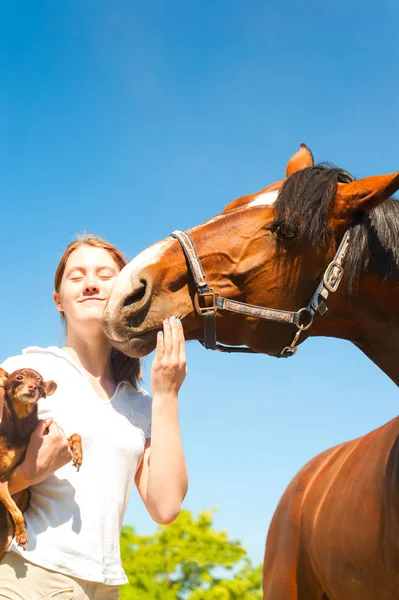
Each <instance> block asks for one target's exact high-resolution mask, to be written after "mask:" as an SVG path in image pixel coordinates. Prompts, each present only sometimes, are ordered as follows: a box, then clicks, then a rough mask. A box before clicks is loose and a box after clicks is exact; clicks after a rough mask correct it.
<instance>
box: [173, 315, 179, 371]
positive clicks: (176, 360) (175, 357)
mask: <svg viewBox="0 0 399 600" xmlns="http://www.w3.org/2000/svg"><path fill="white" fill-rule="evenodd" d="M171 333H172V353H171V358H172V362H173V363H175V364H176V365H177V364H178V363H179V356H180V328H179V323H178V320H177V319H175V318H174V317H172V318H171Z"/></svg>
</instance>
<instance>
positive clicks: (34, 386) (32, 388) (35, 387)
mask: <svg viewBox="0 0 399 600" xmlns="http://www.w3.org/2000/svg"><path fill="white" fill-rule="evenodd" d="M28 390H29V391H30V392H34V391H35V390H37V386H36V385H35V384H34V383H30V384H29V385H28Z"/></svg>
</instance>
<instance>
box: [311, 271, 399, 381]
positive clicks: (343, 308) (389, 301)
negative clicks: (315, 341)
mask: <svg viewBox="0 0 399 600" xmlns="http://www.w3.org/2000/svg"><path fill="white" fill-rule="evenodd" d="M333 302H334V304H333V305H331V310H329V311H328V313H327V314H326V315H325V316H324V317H320V319H318V320H317V321H318V322H317V324H315V331H314V332H313V334H314V335H327V336H330V337H339V338H342V339H346V340H349V341H351V342H353V343H354V344H355V345H356V346H357V347H358V348H359V349H360V350H362V352H364V354H366V356H368V357H369V358H370V360H372V361H373V362H374V363H375V364H376V365H377V366H378V367H380V369H381V370H382V371H384V373H385V374H386V375H388V377H390V378H391V379H392V381H394V382H395V383H396V385H399V368H398V366H399V365H398V363H399V360H398V357H399V310H398V307H399V280H398V279H397V278H391V279H389V280H387V281H380V280H379V278H378V276H376V275H369V274H368V275H363V276H361V278H360V281H359V288H358V292H357V293H356V294H355V295H352V296H351V297H350V298H349V299H348V298H347V297H345V294H340V295H339V297H337V299H336V302H335V299H334V300H333Z"/></svg>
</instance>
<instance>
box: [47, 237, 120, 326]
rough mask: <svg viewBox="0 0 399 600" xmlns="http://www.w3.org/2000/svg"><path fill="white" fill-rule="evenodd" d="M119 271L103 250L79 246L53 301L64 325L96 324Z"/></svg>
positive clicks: (69, 262) (69, 259)
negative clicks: (63, 317)
mask: <svg viewBox="0 0 399 600" xmlns="http://www.w3.org/2000/svg"><path fill="white" fill-rule="evenodd" d="M119 271H120V267H119V266H118V264H117V263H116V262H115V260H114V258H113V257H112V255H111V254H110V253H109V252H108V251H107V250H104V248H95V247H93V246H81V247H80V248H77V249H76V250H74V251H73V252H72V254H71V255H70V256H69V258H68V260H67V263H66V265H65V271H64V275H63V277H62V281H61V287H60V290H59V292H58V293H57V292H54V301H55V303H56V306H57V308H58V310H59V311H60V312H63V313H64V315H65V318H66V320H67V325H68V326H72V327H74V328H76V327H79V325H80V326H85V325H93V324H98V325H99V324H100V319H101V316H102V313H103V310H104V307H105V303H106V301H107V300H108V297H109V295H110V293H111V289H112V286H113V284H114V280H115V277H116V276H117V275H118V273H119Z"/></svg>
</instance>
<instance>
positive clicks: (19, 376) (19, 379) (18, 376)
mask: <svg viewBox="0 0 399 600" xmlns="http://www.w3.org/2000/svg"><path fill="white" fill-rule="evenodd" d="M15 379H17V380H18V381H22V380H23V376H22V375H17V376H16V378H15Z"/></svg>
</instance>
